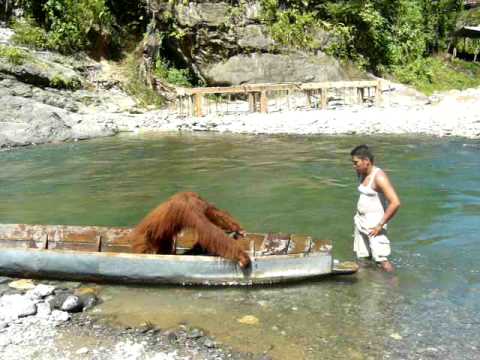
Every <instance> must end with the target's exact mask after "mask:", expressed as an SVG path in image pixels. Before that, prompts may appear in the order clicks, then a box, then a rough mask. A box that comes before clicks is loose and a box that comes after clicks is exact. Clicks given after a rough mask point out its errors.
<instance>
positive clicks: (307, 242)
mask: <svg viewBox="0 0 480 360" xmlns="http://www.w3.org/2000/svg"><path fill="white" fill-rule="evenodd" d="M312 245H313V242H312V237H311V236H307V235H297V234H292V236H291V237H290V243H289V244H288V253H289V254H308V253H309V252H310V250H311V247H312Z"/></svg>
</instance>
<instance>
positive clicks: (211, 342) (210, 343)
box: [203, 338, 217, 349]
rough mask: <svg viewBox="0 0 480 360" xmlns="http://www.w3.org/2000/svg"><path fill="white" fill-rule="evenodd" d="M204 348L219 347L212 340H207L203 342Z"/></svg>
mask: <svg viewBox="0 0 480 360" xmlns="http://www.w3.org/2000/svg"><path fill="white" fill-rule="evenodd" d="M203 346H205V347H206V348H209V349H213V348H215V347H216V346H217V343H216V342H215V341H213V340H212V339H209V338H206V339H205V341H204V342H203Z"/></svg>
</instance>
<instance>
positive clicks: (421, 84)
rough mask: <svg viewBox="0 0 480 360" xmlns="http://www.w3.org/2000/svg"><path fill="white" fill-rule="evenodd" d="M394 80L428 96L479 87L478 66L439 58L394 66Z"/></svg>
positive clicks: (479, 69) (479, 71)
mask: <svg viewBox="0 0 480 360" xmlns="http://www.w3.org/2000/svg"><path fill="white" fill-rule="evenodd" d="M393 74H394V76H395V77H396V79H397V80H398V81H400V82H402V83H405V84H409V85H412V86H414V87H415V88H417V89H418V90H420V91H422V92H423V93H425V94H427V95H430V94H432V93H433V92H435V91H445V90H450V89H459V90H462V89H466V88H470V87H477V86H480V64H477V63H469V62H466V61H462V60H458V59H455V60H443V59H441V58H440V57H431V58H426V59H418V60H416V61H414V62H412V63H410V64H408V65H403V66H396V67H395V68H394V72H393Z"/></svg>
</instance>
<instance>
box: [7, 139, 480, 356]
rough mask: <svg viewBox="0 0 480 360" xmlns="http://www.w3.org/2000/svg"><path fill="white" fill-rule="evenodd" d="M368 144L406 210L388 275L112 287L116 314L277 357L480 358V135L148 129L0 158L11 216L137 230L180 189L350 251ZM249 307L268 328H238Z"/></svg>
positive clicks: (244, 217) (270, 226)
mask: <svg viewBox="0 0 480 360" xmlns="http://www.w3.org/2000/svg"><path fill="white" fill-rule="evenodd" d="M364 142H366V143H368V144H371V145H374V150H375V151H376V155H377V163H378V165H379V166H380V167H382V168H384V169H386V170H387V171H388V173H389V174H390V176H391V179H392V181H393V182H394V184H395V186H396V188H397V190H398V192H399V195H400V197H401V200H402V203H403V207H402V209H401V211H400V213H399V214H398V216H397V217H396V218H395V220H394V221H393V222H392V224H391V226H390V237H391V240H392V242H393V256H392V259H393V262H394V263H395V265H396V267H397V272H396V274H395V275H394V276H389V275H386V274H383V273H380V272H379V271H376V270H374V269H372V268H366V269H363V270H362V271H361V272H360V273H358V274H357V275H356V276H351V277H338V278H329V279H322V280H319V281H315V282H305V283H300V284H295V285H289V286H276V287H263V288H253V289H252V288H221V289H205V288H177V287H131V286H129V287H123V286H106V285H103V286H101V287H102V293H101V294H102V296H103V297H104V299H105V300H106V301H105V302H104V304H102V305H101V306H100V307H99V308H98V309H100V310H101V313H100V314H101V316H105V317H106V318H107V319H108V321H111V322H114V323H120V324H124V325H133V326H135V325H139V324H141V323H142V322H145V321H150V322H151V323H153V324H156V325H158V326H160V327H162V328H167V327H172V326H176V325H177V324H179V323H181V322H185V323H188V324H189V325H191V326H196V327H201V328H205V329H207V330H208V332H209V333H210V334H211V335H213V336H215V337H217V339H219V340H220V341H222V342H224V343H226V344H228V345H231V346H233V347H234V348H236V349H238V350H242V351H252V352H255V353H261V352H264V351H267V352H268V354H270V355H271V356H272V357H273V358H275V359H292V358H305V359H319V358H322V359H333V358H335V359H377V358H392V359H409V358H411V359H419V358H442V359H445V358H446V359H476V358H478V353H479V350H480V340H478V338H479V335H480V330H479V327H480V266H479V265H478V259H479V258H480V245H479V242H478V236H477V233H478V230H479V228H480V226H479V225H478V219H480V190H479V189H480V187H479V185H480V157H479V153H480V144H479V143H478V142H475V141H473V140H463V139H448V140H441V139H433V138H425V137H363V138H361V137H317V136H315V137H295V136H285V137H283V136H275V137H266V136H257V137H254V136H238V135H235V136H233V135H232V136H231V135H209V134H208V135H207V134H198V135H192V134H188V135H178V134H171V135H161V136H159V135H151V136H149V135H145V136H142V137H130V136H123V137H116V138H112V139H107V140H105V139H103V140H94V141H89V142H79V143H72V144H59V145H47V146H40V147H32V148H25V149H18V150H15V151H10V152H1V153H0V166H1V168H2V169H3V171H2V172H1V173H0V184H1V186H0V216H1V219H2V222H3V223H9V222H15V223H17V222H18V223H22V222H23V223H41V224H77V225H118V226H127V225H134V224H135V223H136V222H137V221H138V220H139V219H140V218H141V217H142V216H143V215H144V214H145V213H146V212H147V211H148V210H149V209H151V208H152V207H154V206H156V205H157V204H158V203H160V202H161V201H163V200H164V199H165V198H167V197H168V196H169V195H171V194H172V193H174V192H177V191H183V190H193V191H198V192H199V193H201V194H202V195H203V196H204V197H205V198H207V199H209V200H210V201H212V202H214V203H216V204H217V205H218V206H219V207H221V208H226V209H228V210H229V211H230V212H231V213H232V214H233V215H234V216H235V217H237V218H238V219H239V220H240V221H241V223H242V224H243V225H244V226H245V228H246V229H247V230H249V231H252V232H253V231H259V232H265V231H282V232H291V233H305V234H312V235H314V237H315V238H327V239H331V240H333V242H334V253H335V257H337V258H340V259H352V257H353V256H352V250H351V248H352V236H351V233H352V216H353V211H354V207H355V201H356V196H357V194H356V193H355V186H356V176H355V174H354V171H353V169H352V167H351V164H350V158H349V151H350V149H351V148H352V147H353V146H354V145H357V144H359V143H364ZM245 315H253V316H255V317H256V318H258V320H259V322H258V324H255V325H246V324H241V323H239V322H238V319H240V318H241V317H243V316H245Z"/></svg>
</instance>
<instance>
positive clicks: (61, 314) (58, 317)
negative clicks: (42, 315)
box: [50, 310, 71, 322]
mask: <svg viewBox="0 0 480 360" xmlns="http://www.w3.org/2000/svg"><path fill="white" fill-rule="evenodd" d="M50 318H51V319H52V320H53V321H56V322H65V321H68V320H70V318H71V316H70V314H69V313H68V312H66V311H60V310H53V311H52V314H51V315H50Z"/></svg>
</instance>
